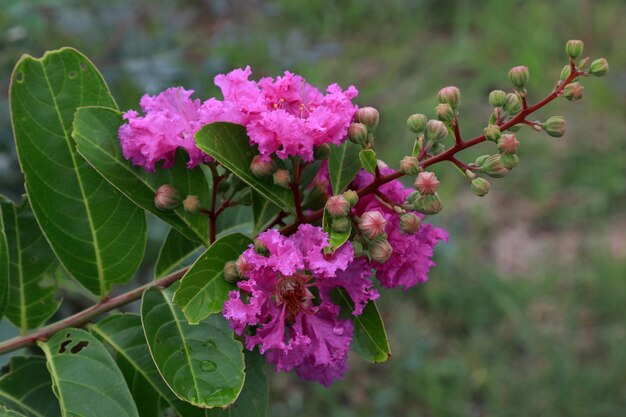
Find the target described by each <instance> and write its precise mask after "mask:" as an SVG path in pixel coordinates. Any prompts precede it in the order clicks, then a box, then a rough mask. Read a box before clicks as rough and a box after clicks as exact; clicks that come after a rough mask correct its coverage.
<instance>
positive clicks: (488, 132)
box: [485, 125, 501, 142]
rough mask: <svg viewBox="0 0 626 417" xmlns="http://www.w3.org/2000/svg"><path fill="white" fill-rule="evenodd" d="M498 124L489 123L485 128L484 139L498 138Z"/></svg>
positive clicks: (494, 140)
mask: <svg viewBox="0 0 626 417" xmlns="http://www.w3.org/2000/svg"><path fill="white" fill-rule="evenodd" d="M500 135H501V134H500V126H498V125H489V126H487V127H486V128H485V139H487V140H490V141H492V142H497V141H498V139H500Z"/></svg>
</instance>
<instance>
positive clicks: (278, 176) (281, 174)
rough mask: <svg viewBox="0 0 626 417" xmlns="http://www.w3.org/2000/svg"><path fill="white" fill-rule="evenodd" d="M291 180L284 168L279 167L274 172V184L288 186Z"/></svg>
mask: <svg viewBox="0 0 626 417" xmlns="http://www.w3.org/2000/svg"><path fill="white" fill-rule="evenodd" d="M290 181H291V175H290V174H289V171H287V170H286V169H279V170H277V171H276V172H274V184H275V185H278V186H279V187H282V188H289V182H290Z"/></svg>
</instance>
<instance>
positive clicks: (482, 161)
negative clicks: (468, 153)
mask: <svg viewBox="0 0 626 417" xmlns="http://www.w3.org/2000/svg"><path fill="white" fill-rule="evenodd" d="M490 156H491V155H481V156H479V157H478V158H476V162H474V164H476V166H478V167H480V166H483V165H484V164H485V162H487V159H489V157H490Z"/></svg>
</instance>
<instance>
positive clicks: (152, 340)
mask: <svg viewBox="0 0 626 417" xmlns="http://www.w3.org/2000/svg"><path fill="white" fill-rule="evenodd" d="M141 322H142V324H143V329H144V332H145V334H146V339H147V341H148V347H149V348H150V353H151V355H152V358H153V359H154V363H155V364H156V366H157V369H158V370H159V372H160V373H161V376H162V377H163V379H164V380H165V382H166V383H167V385H168V386H169V387H170V388H171V389H172V391H174V393H175V394H176V396H178V398H180V399H182V400H184V401H187V402H190V403H191V404H193V405H196V406H199V407H207V408H211V407H225V406H227V405H230V404H232V403H233V402H234V401H235V400H236V399H237V397H238V396H239V393H240V392H241V389H242V387H243V381H244V372H243V371H244V357H243V353H242V351H241V349H242V346H241V343H240V342H238V341H237V340H235V338H234V335H233V332H232V330H231V329H230V328H229V327H228V324H227V322H226V320H225V319H224V318H223V317H222V316H220V315H213V316H211V317H209V318H208V319H206V320H203V321H202V322H200V324H198V325H195V326H192V325H190V324H188V323H187V320H186V319H185V316H183V313H182V312H181V311H180V310H179V309H178V307H176V305H174V303H173V302H172V301H171V299H170V297H169V295H168V294H166V292H165V291H163V290H160V289H158V288H151V289H149V290H147V291H146V292H145V293H144V295H143V299H142V302H141Z"/></svg>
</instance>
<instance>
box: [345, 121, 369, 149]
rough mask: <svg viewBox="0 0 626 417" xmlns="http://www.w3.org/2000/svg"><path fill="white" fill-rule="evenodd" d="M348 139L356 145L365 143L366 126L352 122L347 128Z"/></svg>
mask: <svg viewBox="0 0 626 417" xmlns="http://www.w3.org/2000/svg"><path fill="white" fill-rule="evenodd" d="M348 139H350V142H352V143H356V144H357V145H365V143H366V142H367V126H365V125H364V124H363V123H352V124H351V125H350V127H349V128H348Z"/></svg>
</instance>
